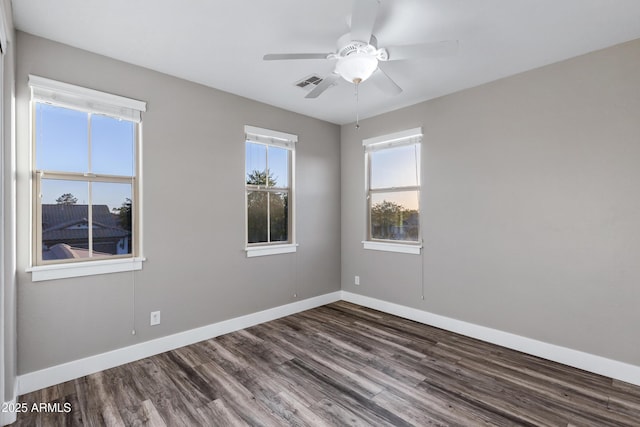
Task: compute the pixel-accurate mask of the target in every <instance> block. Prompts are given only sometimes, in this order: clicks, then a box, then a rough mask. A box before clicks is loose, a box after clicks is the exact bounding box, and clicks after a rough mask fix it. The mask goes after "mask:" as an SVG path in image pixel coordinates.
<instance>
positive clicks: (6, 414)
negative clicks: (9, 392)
mask: <svg viewBox="0 0 640 427" xmlns="http://www.w3.org/2000/svg"><path fill="white" fill-rule="evenodd" d="M17 403H18V399H17V398H15V397H14V398H13V399H12V400H11V401H9V402H0V404H2V408H8V409H12V408H16V405H17ZM17 419H18V413H17V412H16V411H4V410H3V411H0V426H8V425H9V424H13V423H15V422H16V420H17Z"/></svg>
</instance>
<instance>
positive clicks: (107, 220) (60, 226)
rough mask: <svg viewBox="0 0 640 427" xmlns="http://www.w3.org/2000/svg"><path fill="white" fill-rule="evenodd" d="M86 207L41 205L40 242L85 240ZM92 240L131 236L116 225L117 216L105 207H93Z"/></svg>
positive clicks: (86, 235)
mask: <svg viewBox="0 0 640 427" xmlns="http://www.w3.org/2000/svg"><path fill="white" fill-rule="evenodd" d="M87 216H88V206H87V205H61V204H60V205H42V240H44V241H47V240H79V239H87V237H88V235H89V231H88V226H89V221H88V220H87ZM92 232H93V238H94V239H101V238H122V237H127V236H129V235H131V232H130V231H127V230H125V229H124V228H122V227H120V225H119V224H118V216H117V215H114V214H112V213H111V212H109V207H108V206H107V205H93V230H92Z"/></svg>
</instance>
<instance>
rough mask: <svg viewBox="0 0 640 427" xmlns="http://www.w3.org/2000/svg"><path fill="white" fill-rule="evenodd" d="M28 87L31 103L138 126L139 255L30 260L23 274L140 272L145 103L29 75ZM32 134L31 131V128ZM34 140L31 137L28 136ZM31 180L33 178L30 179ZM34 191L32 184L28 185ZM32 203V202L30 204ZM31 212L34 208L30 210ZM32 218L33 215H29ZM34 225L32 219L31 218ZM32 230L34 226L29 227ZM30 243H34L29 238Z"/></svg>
mask: <svg viewBox="0 0 640 427" xmlns="http://www.w3.org/2000/svg"><path fill="white" fill-rule="evenodd" d="M29 87H30V88H31V102H34V101H36V102H44V103H51V104H55V105H58V106H61V107H67V108H72V109H76V110H81V111H84V112H90V113H99V114H105V115H108V116H111V117H115V118H120V119H123V120H129V121H133V122H136V123H137V126H138V135H137V137H136V152H137V159H136V160H137V164H136V171H137V173H136V179H137V188H136V192H137V197H136V199H137V205H138V206H137V210H138V213H137V215H136V216H137V218H138V224H137V227H138V232H137V238H138V243H137V245H138V256H136V257H130V258H117V259H101V260H95V261H83V262H74V263H60V264H47V265H35V260H34V259H32V260H31V267H29V268H27V269H26V270H25V271H26V272H27V273H31V280H32V281H33V282H39V281H45V280H56V279H64V278H71V277H84V276H93V275H99V274H109V273H118V272H125V271H136V270H142V263H143V261H146V258H144V257H143V255H142V254H143V253H144V252H143V237H142V236H143V234H142V233H143V224H142V213H143V210H142V200H143V194H142V114H141V113H142V112H145V111H147V103H146V102H144V101H138V100H136V99H131V98H126V97H123V96H119V95H113V94H110V93H106V92H100V91H97V90H93V89H88V88H84V87H81V86H76V85H72V84H68V83H63V82H59V81H56V80H51V79H47V78H44V77H39V76H35V75H31V74H30V75H29ZM31 120H32V119H31ZM32 131H33V129H32ZM30 140H31V141H33V137H30ZM32 179H34V178H33V177H32ZM31 188H33V185H32V186H31ZM32 203H33V202H32ZM32 210H33V209H32ZM32 215H33V213H32ZM31 222H32V223H33V218H32V219H31ZM32 229H33V227H32ZM32 244H35V242H34V241H33V239H32Z"/></svg>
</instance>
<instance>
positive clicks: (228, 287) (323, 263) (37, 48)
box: [16, 32, 340, 374]
mask: <svg viewBox="0 0 640 427" xmlns="http://www.w3.org/2000/svg"><path fill="white" fill-rule="evenodd" d="M28 74H35V75H39V76H42V77H47V78H51V79H56V80H60V81H64V82H69V83H73V84H77V85H80V86H85V87H89V88H94V89H98V90H102V91H106V92H110V93H115V94H119V95H123V96H127V97H131V98H136V99H140V100H144V101H147V102H148V112H147V113H145V114H144V117H143V126H144V156H143V169H144V173H143V177H144V178H143V179H144V190H143V191H144V219H143V220H144V249H145V251H144V256H145V257H146V258H147V259H148V260H147V261H146V262H145V264H144V269H143V270H142V271H139V272H136V273H116V274H109V275H103V276H93V277H83V278H74V279H65V280H57V281H49V282H37V283H32V282H31V276H30V274H28V273H25V269H26V268H27V267H28V259H29V250H30V249H29V227H30V225H29V193H30V184H29V175H28V171H29V149H28V148H29V139H28V128H29V127H28V101H29V91H28V87H27V76H28ZM16 85H17V88H16V91H17V128H18V144H19V152H18V274H19V295H18V336H19V342H18V361H19V363H18V369H19V373H21V374H23V373H27V372H32V371H35V370H38V369H42V368H46V367H49V366H53V365H57V364H61V363H64V362H68V361H71V360H75V359H78V358H81V357H86V356H90V355H94V354H99V353H102V352H106V351H109V350H113V349H117V348H120V347H124V346H127V345H131V344H134V343H138V342H143V341H147V340H149V339H153V338H157V337H161V336H165V335H169V334H172V333H176V332H181V331H185V330H189V329H192V328H195V327H198V326H203V325H207V324H210V323H214V322H218V321H221V320H225V319H229V318H232V317H236V316H239V315H244V314H248V313H253V312H256V311H259V310H263V309H267V308H271V307H275V306H279V305H282V304H286V303H289V302H293V301H295V300H299V299H304V298H309V297H313V296H317V295H321V294H325V293H328V292H333V291H337V290H339V289H340V160H339V159H340V145H339V141H340V128H339V127H338V126H337V125H333V124H329V123H326V122H322V121H320V120H316V119H311V118H309V117H305V116H302V115H299V114H295V113H292V112H288V111H284V110H281V109H278V108H274V107H271V106H268V105H265V104H261V103H258V102H255V101H251V100H248V99H245V98H241V97H238V96H235V95H231V94H229V93H225V92H221V91H218V90H214V89H211V88H207V87H204V86H200V85H197V84H194V83H190V82H187V81H184V80H180V79H177V78H174V77H170V76H168V75H164V74H161V73H157V72H154V71H150V70H147V69H143V68H140V67H136V66H133V65H130V64H126V63H122V62H119V61H115V60H112V59H109V58H106V57H102V56H99V55H95V54H91V53H88V52H86V51H82V50H79V49H75V48H72V47H69V46H65V45H61V44H58V43H54V42H52V41H48V40H45V39H42V38H39V37H35V36H32V35H29V34H25V33H21V32H18V35H17V79H16ZM245 124H250V125H255V126H260V127H265V128H269V129H274V130H279V131H283V132H289V133H293V134H296V135H298V137H299V143H298V145H297V165H296V166H297V176H296V180H297V181H296V186H297V192H298V193H297V194H298V200H297V238H298V243H299V244H300V246H299V248H298V252H297V253H295V254H284V255H274V256H268V257H261V258H251V259H247V258H246V257H245V254H244V251H243V248H244V236H245V231H244V179H243V178H244V144H243V141H244V129H243V126H244V125H245ZM134 282H135V288H136V302H135V311H134V309H133V308H132V304H133V302H132V287H133V284H134ZM294 293H296V294H297V298H294V297H293V294H294ZM153 310H161V311H162V324H161V325H159V326H154V327H150V326H149V312H150V311H153ZM134 314H135V319H136V320H135V328H136V330H137V335H135V336H132V335H131V329H132V325H133V320H132V319H133V316H134Z"/></svg>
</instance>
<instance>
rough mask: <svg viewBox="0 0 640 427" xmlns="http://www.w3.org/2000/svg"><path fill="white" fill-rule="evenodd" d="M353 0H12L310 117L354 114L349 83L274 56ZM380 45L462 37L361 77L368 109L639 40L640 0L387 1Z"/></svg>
mask: <svg viewBox="0 0 640 427" xmlns="http://www.w3.org/2000/svg"><path fill="white" fill-rule="evenodd" d="M351 3H352V2H351V1H350V0H315V1H310V0H268V1H266V0H226V1H225V0H187V1H178V0H56V1H42V0H13V1H12V5H13V10H14V19H15V24H16V27H17V28H18V29H19V30H22V31H26V32H28V33H31V34H35V35H38V36H42V37H45V38H48V39H52V40H55V41H58V42H61V43H66V44H68V45H71V46H75V47H78V48H81V49H85V50H88V51H92V52H96V53H99V54H102V55H106V56H109V57H112V58H116V59H119V60H122V61H126V62H129V63H132V64H136V65H140V66H143V67H147V68H150V69H154V70H157V71H161V72H164V73H167V74H170V75H173V76H177V77H180V78H183V79H187V80H191V81H194V82H197V83H201V84H203V85H207V86H211V87H214V88H217V89H221V90H224V91H227V92H231V93H234V94H237V95H240V96H244V97H247V98H251V99H255V100H258V101H262V102H265V103H267V104H271V105H275V106H278V107H282V108H285V109H287V110H291V111H296V112H299V113H302V114H305V115H308V116H312V117H316V118H319V119H323V120H327V121H330V122H333V123H338V124H344V123H350V122H353V121H354V119H355V97H354V87H353V85H350V84H349V83H347V82H346V81H341V82H340V84H339V85H338V86H335V87H333V88H330V89H329V90H327V91H326V92H325V93H324V94H322V95H321V96H320V97H319V98H317V99H305V98H304V96H305V95H306V92H305V91H304V90H303V89H300V88H298V87H296V86H294V83H295V82H296V81H298V80H300V79H301V78H303V77H306V76H308V75H310V74H313V73H317V74H319V75H321V76H324V75H326V74H328V73H330V72H331V71H332V69H333V64H334V62H332V61H328V60H300V61H271V62H264V61H262V56H263V55H264V54H266V53H285V52H333V51H335V49H336V46H335V43H336V40H337V39H338V37H340V36H341V35H343V34H345V33H347V32H348V31H349V27H348V25H347V22H348V19H349V15H350V13H351ZM374 34H375V35H376V37H377V38H378V45H379V46H382V47H384V46H386V45H398V44H415V43H422V42H435V41H440V40H459V41H460V49H459V52H458V55H457V56H454V57H450V58H438V59H420V60H411V61H396V62H387V63H382V68H383V69H384V71H385V72H386V73H387V74H388V75H389V76H390V77H392V78H393V79H394V80H395V81H396V82H397V83H398V84H399V85H400V86H401V87H402V88H403V89H404V92H403V93H402V94H400V95H398V96H393V97H392V96H388V95H385V94H384V93H382V92H380V91H379V89H378V88H377V87H375V86H374V85H373V84H371V82H369V81H365V82H364V83H362V85H361V86H360V102H359V108H360V117H361V118H362V117H370V116H374V115H377V114H380V113H383V112H386V111H391V110H394V109H397V108H400V107H404V106H407V105H412V104H415V103H418V102H421V101H425V100H428V99H432V98H435V97H438V96H442V95H445V94H448V93H452V92H456V91H459V90H461V89H464V88H468V87H472V86H477V85H479V84H482V83H486V82H489V81H493V80H497V79H499V78H502V77H505V76H509V75H513V74H516V73H519V72H522V71H526V70H530V69H533V68H537V67H540V66H543V65H546V64H550V63H553V62H557V61H560V60H563V59H566V58H570V57H574V56H577V55H581V54H584V53H587V52H591V51H594V50H597V49H602V48H605V47H608V46H611V45H614V44H618V43H621V42H625V41H628V40H633V39H637V38H640V1H639V0H381V5H380V9H379V15H378V20H377V22H376V25H375V27H374Z"/></svg>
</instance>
